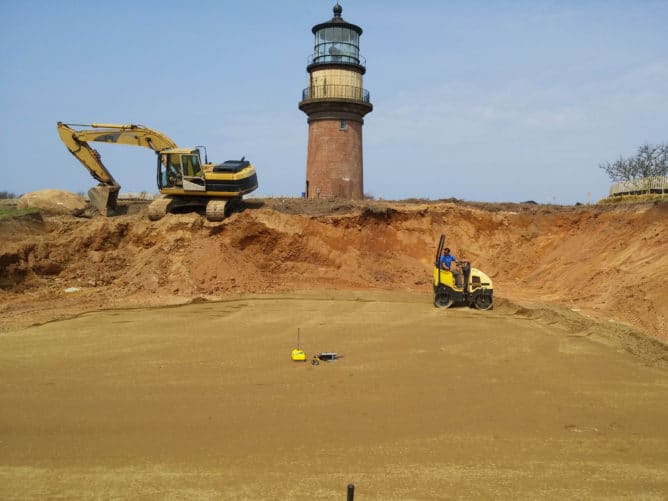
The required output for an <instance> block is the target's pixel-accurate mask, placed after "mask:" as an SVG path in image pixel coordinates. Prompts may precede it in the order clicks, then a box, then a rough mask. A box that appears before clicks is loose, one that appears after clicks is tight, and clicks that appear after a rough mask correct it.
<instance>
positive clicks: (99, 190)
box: [88, 184, 121, 216]
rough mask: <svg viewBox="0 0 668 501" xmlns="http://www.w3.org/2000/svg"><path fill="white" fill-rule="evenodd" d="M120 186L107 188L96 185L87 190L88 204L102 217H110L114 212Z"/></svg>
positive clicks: (102, 185) (106, 186)
mask: <svg viewBox="0 0 668 501" xmlns="http://www.w3.org/2000/svg"><path fill="white" fill-rule="evenodd" d="M120 189H121V187H120V186H108V185H104V184H98V185H97V186H93V187H92V188H91V189H90V190H88V198H89V199H90V204H91V205H92V206H93V207H95V208H96V209H97V210H98V211H100V214H102V215H103V216H111V215H113V214H114V213H115V211H116V201H117V200H118V192H119V191H120Z"/></svg>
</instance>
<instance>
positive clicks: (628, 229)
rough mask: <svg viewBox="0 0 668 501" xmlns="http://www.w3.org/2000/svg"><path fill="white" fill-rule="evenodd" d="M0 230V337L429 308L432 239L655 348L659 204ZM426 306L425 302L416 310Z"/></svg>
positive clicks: (461, 207) (523, 289)
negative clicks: (199, 304)
mask: <svg viewBox="0 0 668 501" xmlns="http://www.w3.org/2000/svg"><path fill="white" fill-rule="evenodd" d="M145 210H146V207H145V205H141V204H134V205H130V206H128V207H126V210H125V211H124V212H125V214H124V215H121V216H117V217H113V218H104V217H100V216H95V217H92V218H88V219H84V218H76V217H72V216H53V217H49V216H37V217H29V216H28V217H23V218H15V219H11V218H10V219H2V220H0V242H1V243H0V302H1V306H0V325H2V326H3V327H2V328H3V329H10V328H12V327H20V326H25V325H30V324H34V323H40V322H44V321H48V320H52V319H55V318H63V317H67V316H70V315H73V314H76V313H80V312H82V311H87V310H94V309H105V308H110V307H125V306H137V305H162V304H176V303H184V302H189V301H191V300H193V299H196V298H206V299H216V298H224V297H229V296H231V295H238V294H248V293H271V292H279V291H291V290H313V289H318V290H323V289H324V290H343V289H345V290H359V289H372V290H382V289H384V290H404V291H413V292H424V293H425V295H429V294H431V266H432V262H433V258H434V255H433V254H434V249H435V245H436V242H437V240H438V237H439V235H440V234H441V233H442V232H445V233H446V234H447V243H448V245H449V246H450V247H451V248H452V249H453V252H454V253H455V255H457V256H458V257H460V258H461V257H466V258H467V259H469V260H470V261H472V262H473V263H474V266H476V267H477V268H480V269H482V270H484V271H485V272H487V273H488V274H489V275H490V276H491V277H492V278H493V279H494V285H495V295H496V297H497V298H505V299H506V300H510V301H513V302H515V303H517V304H519V305H521V306H523V307H529V308H531V309H532V310H535V309H539V310H540V309H541V308H542V309H543V310H544V309H545V307H544V305H550V308H554V307H564V308H568V309H571V310H575V311H578V312H579V313H581V314H583V315H585V316H588V317H592V318H595V319H598V320H611V321H615V322H619V323H622V324H625V325H626V326H628V327H629V328H632V329H634V330H637V331H640V332H643V333H645V334H649V335H650V336H651V337H653V338H656V339H659V340H661V341H662V342H666V341H668V331H667V329H666V325H668V322H667V321H666V319H667V316H668V291H667V289H666V285H665V279H666V277H668V232H667V231H666V229H667V226H668V224H667V222H668V203H653V204H646V205H632V206H631V205H629V206H624V207H614V206H613V207H610V206H606V207H602V206H579V207H557V206H538V205H532V204H497V205H493V204H463V203H457V202H450V201H444V202H429V203H424V202H422V201H411V202H364V203H352V202H351V203H347V202H346V203H340V202H338V203H337V202H326V201H320V202H317V203H316V202H305V201H303V200H301V199H266V200H250V201H248V202H247V205H246V209H245V210H244V211H243V212H240V213H235V214H233V215H232V216H231V217H230V218H229V219H227V220H225V221H224V222H222V223H209V222H207V221H206V220H204V218H203V217H201V216H200V215H198V214H176V215H169V216H167V217H165V218H164V219H162V220H160V221H157V222H151V221H149V220H148V219H147V218H146V217H145ZM426 300H429V299H428V298H427V299H426Z"/></svg>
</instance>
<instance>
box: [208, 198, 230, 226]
mask: <svg viewBox="0 0 668 501" xmlns="http://www.w3.org/2000/svg"><path fill="white" fill-rule="evenodd" d="M227 213H228V201H227V200H216V199H214V200H209V201H208V202H207V204H206V218H207V219H208V220H209V221H222V220H223V219H225V217H226V216H227Z"/></svg>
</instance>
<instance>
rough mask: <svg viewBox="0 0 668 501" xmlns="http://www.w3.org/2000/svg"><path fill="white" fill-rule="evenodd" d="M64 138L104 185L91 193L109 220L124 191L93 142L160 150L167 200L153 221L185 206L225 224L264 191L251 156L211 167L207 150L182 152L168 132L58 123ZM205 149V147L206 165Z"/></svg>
mask: <svg viewBox="0 0 668 501" xmlns="http://www.w3.org/2000/svg"><path fill="white" fill-rule="evenodd" d="M58 134H59V135H60V139H61V140H62V141H63V143H65V146H66V147H67V149H68V150H69V151H70V153H72V155H74V156H75V157H76V158H77V160H79V161H80V162H81V163H82V164H83V165H84V167H86V169H88V171H89V172H90V173H91V175H92V176H93V177H94V178H95V179H96V180H97V181H98V182H99V184H98V185H97V186H94V187H93V188H91V189H90V190H89V191H88V196H89V198H90V202H91V205H93V207H95V208H96V209H97V210H99V211H100V213H101V214H103V215H105V216H110V215H113V214H114V213H115V210H116V204H117V200H118V192H119V191H120V189H121V187H120V185H119V184H118V183H117V182H116V180H115V179H114V177H113V176H112V175H111V173H110V172H109V171H108V170H107V168H106V167H105V166H104V164H103V163H102V159H101V157H100V154H99V153H98V152H97V151H96V150H95V149H93V148H92V147H91V146H90V145H89V144H88V143H89V142H102V143H114V144H126V145H130V146H143V147H145V148H150V149H152V150H153V151H155V152H156V154H157V172H156V176H157V182H158V189H159V190H160V193H161V196H160V197H159V198H157V199H155V200H154V201H153V202H151V204H150V205H149V207H148V216H149V218H150V219H152V220H157V219H160V218H161V217H163V216H164V215H165V214H167V213H169V212H173V211H175V210H179V209H181V208H183V207H205V208H206V217H207V219H209V220H210V221H221V220H222V219H224V218H225V217H226V216H227V215H229V213H230V212H231V211H232V210H233V209H234V208H235V206H236V205H238V204H239V203H240V202H241V197H242V196H243V195H245V194H247V193H250V192H252V191H254V190H255V189H257V187H258V183H257V173H256V172H255V168H254V167H253V166H252V165H251V163H250V162H248V161H247V160H246V159H245V158H242V159H241V160H228V161H226V162H223V163H222V164H213V163H209V161H208V159H207V156H206V148H204V147H203V146H198V147H195V148H179V147H178V146H177V145H176V143H174V141H172V140H171V139H170V138H169V137H167V136H166V135H164V134H163V133H162V132H159V131H157V130H154V129H149V128H148V127H144V126H143V125H136V124H128V125H117V124H102V123H92V124H66V123H62V122H58ZM200 148H204V162H202V161H201V157H200Z"/></svg>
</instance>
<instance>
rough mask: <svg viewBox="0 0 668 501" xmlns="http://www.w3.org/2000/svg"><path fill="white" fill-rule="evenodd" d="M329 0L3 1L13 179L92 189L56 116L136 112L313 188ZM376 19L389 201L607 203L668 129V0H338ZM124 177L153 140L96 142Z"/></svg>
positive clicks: (371, 154) (374, 183) (108, 117)
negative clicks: (619, 172) (621, 167)
mask: <svg viewBox="0 0 668 501" xmlns="http://www.w3.org/2000/svg"><path fill="white" fill-rule="evenodd" d="M334 3H335V1H334V0H317V1H316V0H284V1H282V2H273V1H272V2H270V1H259V0H245V1H243V2H240V1H235V2H232V1H226V0H218V1H208V0H195V1H192V2H183V1H173V0H160V1H157V0H143V1H142V0H139V1H138V0H134V1H128V0H117V1H115V2H95V3H92V2H84V1H74V0H69V1H68V0H62V1H58V2H53V1H37V0H23V1H19V0H0V18H1V19H2V20H3V29H2V31H0V62H1V63H2V66H1V68H2V69H1V70H0V71H1V75H2V76H1V78H0V111H1V113H0V127H1V129H2V134H0V147H1V148H2V151H3V156H4V162H3V164H2V166H1V167H0V191H10V192H14V193H17V194H20V193H24V192H27V191H32V190H38V189H43V188H57V189H66V190H70V191H74V192H85V191H86V190H87V189H88V188H89V187H90V186H92V185H94V184H95V183H94V181H93V179H92V178H91V177H90V176H89V174H88V173H87V171H86V170H85V169H84V168H83V167H82V166H81V165H80V164H79V163H78V162H77V161H76V160H75V159H74V157H72V156H71V155H70V154H69V153H68V152H67V150H66V149H65V147H64V145H63V144H62V143H61V142H60V140H59V138H58V134H57V132H56V122H58V121H63V122H74V123H89V122H109V123H139V124H143V125H146V126H149V127H153V128H155V129H158V130H161V131H163V132H165V133H166V134H167V135H169V136H170V137H171V138H172V139H173V140H174V141H175V142H176V143H177V144H179V146H184V147H185V146H195V145H202V144H203V145H206V146H207V149H208V154H209V155H208V156H209V160H211V161H216V162H222V161H224V160H227V159H232V158H240V157H241V156H246V157H247V158H248V159H250V160H251V161H252V162H253V164H254V165H255V167H256V168H257V171H258V177H259V181H260V188H259V190H258V191H257V192H256V193H255V194H256V195H260V196H274V195H276V196H280V195H285V196H298V195H299V194H300V193H301V192H302V191H303V186H304V180H305V171H306V146H307V123H306V116H305V115H304V114H303V113H302V112H301V111H299V109H298V108H297V104H298V102H299V100H300V98H301V90H302V89H303V88H304V87H306V84H307V73H306V61H307V57H308V55H309V54H310V53H311V52H312V49H313V34H312V33H311V27H312V26H313V25H314V24H318V23H320V22H323V21H326V20H328V19H330V18H331V17H332V7H333V5H334ZM341 5H342V6H343V18H344V19H345V20H347V21H349V22H352V23H355V24H358V25H360V26H361V27H362V28H363V30H364V33H363V35H362V37H361V40H360V52H361V54H362V55H363V56H364V57H365V58H366V61H367V73H366V75H365V76H364V86H365V88H366V89H368V90H369V91H370V93H371V102H372V103H373V105H374V111H373V112H372V113H370V114H369V115H367V117H366V118H365V125H364V183H365V185H364V191H365V193H367V194H369V195H372V196H374V197H382V198H385V199H405V198H431V199H438V198H448V197H456V198H460V199H464V200H476V201H511V202H519V201H524V200H535V201H537V202H541V203H547V202H554V203H562V204H573V203H576V202H578V201H579V202H586V201H587V200H588V198H591V200H592V201H595V200H597V199H600V198H602V197H604V196H605V195H606V194H607V192H608V188H609V186H610V181H609V179H608V178H607V175H606V174H605V173H604V172H603V171H602V170H601V169H599V167H598V165H599V164H600V163H602V162H604V161H607V160H614V159H616V158H618V157H619V156H620V155H622V156H631V155H633V154H634V153H635V150H636V148H637V147H638V146H639V145H641V144H643V143H646V142H648V143H652V144H657V143H663V142H667V141H668V30H667V28H666V26H668V2H667V1H649V0H648V1H631V0H628V1H614V0H610V1H569V0H564V1H559V2H557V1H521V0H519V1H466V2H464V1H460V2H454V1H452V2H451V1H437V0H423V1H420V0H416V1H412V2H408V1H394V0H384V1H380V0H366V1H364V2H362V1H361V0H341ZM93 146H94V147H95V148H96V149H98V150H99V151H100V153H101V154H102V158H103V161H104V162H105V164H106V165H107V167H108V168H109V170H110V171H111V172H112V174H113V175H114V177H115V178H116V179H117V180H118V182H119V183H120V184H121V186H122V191H148V192H155V191H156V187H155V172H154V162H155V160H154V154H153V153H152V152H151V151H150V150H146V149H142V148H133V147H126V146H113V145H101V144H95V145H93Z"/></svg>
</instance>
